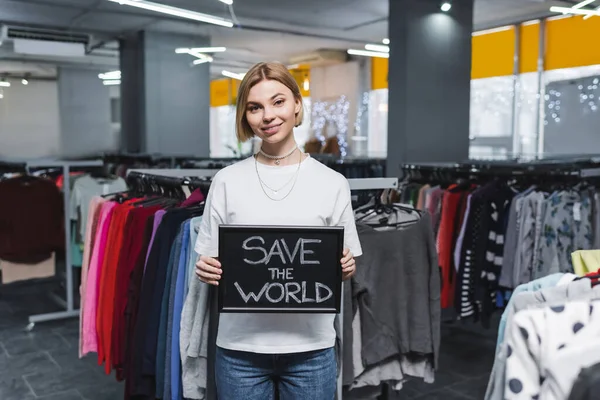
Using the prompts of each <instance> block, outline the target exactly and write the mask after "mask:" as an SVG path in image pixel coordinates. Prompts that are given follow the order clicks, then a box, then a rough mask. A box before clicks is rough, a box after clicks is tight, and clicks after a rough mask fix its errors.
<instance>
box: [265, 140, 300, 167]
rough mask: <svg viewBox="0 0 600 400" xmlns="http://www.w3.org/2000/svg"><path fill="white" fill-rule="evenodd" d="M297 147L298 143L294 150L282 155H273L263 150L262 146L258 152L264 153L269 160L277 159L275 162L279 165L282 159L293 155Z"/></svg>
mask: <svg viewBox="0 0 600 400" xmlns="http://www.w3.org/2000/svg"><path fill="white" fill-rule="evenodd" d="M297 148H298V144H297V143H296V145H295V146H294V148H293V149H292V150H290V151H289V152H288V153H286V154H284V155H282V156H272V155H270V154H267V153H265V152H264V151H263V149H262V147H261V148H260V150H259V151H258V152H259V153H260V154H262V155H263V156H264V157H265V158H268V159H269V160H275V164H276V165H279V164H281V160H283V159H286V158H288V157H289V156H291V155H292V154H294V152H295V151H296V149H297Z"/></svg>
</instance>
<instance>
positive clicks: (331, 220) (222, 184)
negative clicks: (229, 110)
mask: <svg viewBox="0 0 600 400" xmlns="http://www.w3.org/2000/svg"><path fill="white" fill-rule="evenodd" d="M302 117H303V110H302V96H301V94H300V88H299V87H298V84H297V83H296V81H295V80H294V78H293V77H292V76H291V74H290V73H289V72H288V70H287V68H286V67H285V66H284V65H282V64H279V63H260V64H257V65H255V66H254V67H252V68H251V69H250V71H248V73H247V74H246V75H245V76H244V79H243V81H242V83H241V84H240V88H239V93H238V102H237V110H236V129H237V137H238V139H239V140H240V141H246V140H248V139H251V138H252V137H254V136H257V137H258V138H260V139H261V140H262V145H261V149H260V151H259V152H258V153H257V154H255V155H254V157H249V158H247V159H245V160H243V161H240V162H238V163H236V164H234V165H231V166H229V167H227V168H224V169H223V170H221V171H219V173H217V174H216V175H215V177H214V178H213V182H212V185H211V189H210V192H209V194H208V199H207V202H206V206H205V215H204V217H203V219H202V224H201V227H200V231H199V235H198V241H197V243H196V246H195V250H196V252H197V253H198V254H200V261H199V262H198V264H197V268H196V274H197V275H198V277H199V278H200V279H201V280H202V281H203V282H206V283H208V284H212V285H218V284H219V279H220V275H221V264H220V263H219V261H218V259H217V257H218V228H219V225H220V224H247V225H295V226H298V225H305V226H343V227H344V228H345V229H344V231H345V237H344V247H345V249H344V252H343V258H342V259H341V264H342V271H343V274H342V275H343V278H344V279H348V278H350V277H351V276H352V275H353V274H354V271H355V268H356V267H355V265H356V264H355V261H354V257H355V256H359V255H361V254H362V250H361V247H360V243H359V240H358V235H357V233H356V226H355V223H354V214H353V211H352V204H351V200H350V188H349V185H348V181H347V180H346V179H345V178H344V177H343V176H342V175H340V174H338V173H337V172H335V171H333V170H332V169H330V168H327V167H326V166H324V165H323V164H321V163H319V162H318V161H316V160H314V159H313V158H311V157H310V156H309V155H308V154H304V153H302V151H301V150H300V149H299V148H298V145H297V144H296V141H295V139H294V127H295V126H299V125H300V124H301V123H302ZM334 317H335V316H334V315H333V314H229V313H227V314H221V316H220V321H219V330H218V335H217V356H216V361H215V368H216V371H215V375H216V381H217V382H216V383H217V392H218V397H219V399H225V400H233V399H244V400H265V399H273V398H274V393H275V385H277V389H278V392H279V394H280V397H281V399H284V400H288V399H298V400H307V399H314V400H327V399H333V398H334V397H335V391H336V371H337V369H336V368H337V366H336V358H335V351H334V344H335V330H334V326H333V321H334Z"/></svg>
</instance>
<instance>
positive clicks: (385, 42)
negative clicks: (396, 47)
mask: <svg viewBox="0 0 600 400" xmlns="http://www.w3.org/2000/svg"><path fill="white" fill-rule="evenodd" d="M381 43H383V44H390V39H388V38H384V39H383V40H382V41H381Z"/></svg>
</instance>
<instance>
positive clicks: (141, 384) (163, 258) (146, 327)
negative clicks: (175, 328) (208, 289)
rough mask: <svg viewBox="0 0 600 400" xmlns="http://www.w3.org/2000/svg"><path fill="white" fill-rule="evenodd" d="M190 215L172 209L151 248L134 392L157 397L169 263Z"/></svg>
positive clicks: (135, 346)
mask: <svg viewBox="0 0 600 400" xmlns="http://www.w3.org/2000/svg"><path fill="white" fill-rule="evenodd" d="M189 217H190V211H188V210H186V209H173V210H170V211H168V212H167V213H166V214H165V215H164V217H163V219H162V221H161V223H160V225H159V227H158V229H157V232H156V236H155V239H154V242H153V244H152V248H151V250H150V255H149V257H148V262H147V263H146V269H145V271H146V272H145V274H144V277H143V282H142V290H141V293H140V300H139V310H138V313H137V320H136V326H135V332H134V341H133V362H134V363H135V365H134V366H132V370H133V381H132V383H131V385H132V386H131V389H132V393H131V394H132V395H143V396H155V391H156V349H157V341H158V329H159V323H160V309H161V304H162V295H163V293H164V288H165V287H164V282H165V280H166V272H167V264H168V262H169V256H170V253H171V246H172V244H173V241H174V240H175V236H176V235H177V233H178V231H179V227H180V226H181V223H182V222H183V221H185V220H186V219H188V218H189Z"/></svg>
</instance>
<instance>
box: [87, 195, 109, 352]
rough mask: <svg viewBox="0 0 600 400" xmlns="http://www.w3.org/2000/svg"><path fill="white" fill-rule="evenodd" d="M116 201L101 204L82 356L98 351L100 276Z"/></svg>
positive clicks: (88, 287)
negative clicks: (97, 329) (97, 320)
mask: <svg viewBox="0 0 600 400" xmlns="http://www.w3.org/2000/svg"><path fill="white" fill-rule="evenodd" d="M115 207H116V203H113V202H107V203H104V204H103V205H102V206H101V209H100V222H99V223H98V231H97V232H96V239H95V240H94V249H93V251H92V256H91V258H90V266H89V271H88V274H87V282H86V289H85V301H84V309H83V316H82V318H83V322H82V325H83V330H82V331H81V335H82V356H84V355H86V354H88V353H90V352H97V351H98V334H97V331H96V328H97V323H96V319H97V315H98V293H99V288H100V277H101V275H102V267H103V265H104V258H105V250H106V245H107V242H108V232H109V230H110V225H111V222H112V214H113V211H114V208H115Z"/></svg>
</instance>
